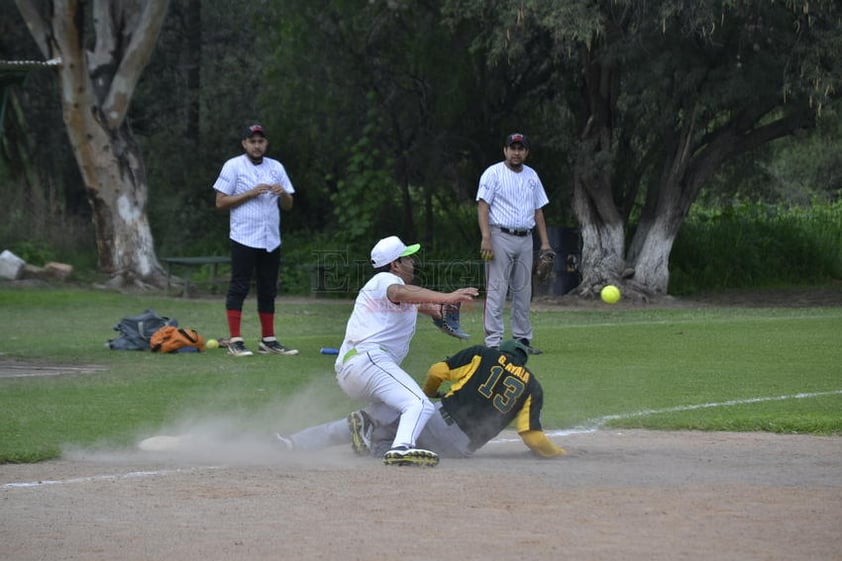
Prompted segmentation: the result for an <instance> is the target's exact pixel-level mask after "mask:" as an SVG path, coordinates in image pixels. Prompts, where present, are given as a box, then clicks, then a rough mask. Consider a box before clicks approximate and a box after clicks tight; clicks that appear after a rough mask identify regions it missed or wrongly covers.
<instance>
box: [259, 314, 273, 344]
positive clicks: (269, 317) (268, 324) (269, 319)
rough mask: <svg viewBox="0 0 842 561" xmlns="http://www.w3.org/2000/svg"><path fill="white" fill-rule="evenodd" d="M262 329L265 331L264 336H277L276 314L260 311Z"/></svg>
mask: <svg viewBox="0 0 842 561" xmlns="http://www.w3.org/2000/svg"><path fill="white" fill-rule="evenodd" d="M257 315H259V316H260V331H261V332H262V333H263V338H264V339H265V338H266V337H274V336H275V314H268V313H266V312H260V313H258V314H257Z"/></svg>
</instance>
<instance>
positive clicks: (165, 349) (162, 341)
mask: <svg viewBox="0 0 842 561" xmlns="http://www.w3.org/2000/svg"><path fill="white" fill-rule="evenodd" d="M185 347H192V348H191V349H190V350H194V349H195V350H197V351H204V350H205V339H204V338H203V337H202V336H201V335H199V333H198V332H197V331H196V330H195V329H186V328H184V327H175V326H172V325H167V326H165V327H162V328H161V329H159V330H158V331H156V332H155V333H153V334H152V337H150V338H149V348H151V349H152V352H153V353H174V352H177V351H178V350H179V349H183V348H185Z"/></svg>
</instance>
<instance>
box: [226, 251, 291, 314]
mask: <svg viewBox="0 0 842 561" xmlns="http://www.w3.org/2000/svg"><path fill="white" fill-rule="evenodd" d="M280 266H281V248H280V247H278V248H276V249H275V250H274V251H269V252H267V251H266V250H265V249H256V248H253V247H248V246H245V245H243V244H240V243H237V242H235V241H233V240H232V241H231V282H230V284H229V285H228V294H227V295H226V297H225V309H226V310H239V311H242V309H243V301H245V299H246V296H247V295H248V293H249V286H250V285H251V279H252V274H254V275H255V278H256V281H257V311H258V312H260V313H269V314H274V313H275V297H276V296H277V295H278V271H279V269H280Z"/></svg>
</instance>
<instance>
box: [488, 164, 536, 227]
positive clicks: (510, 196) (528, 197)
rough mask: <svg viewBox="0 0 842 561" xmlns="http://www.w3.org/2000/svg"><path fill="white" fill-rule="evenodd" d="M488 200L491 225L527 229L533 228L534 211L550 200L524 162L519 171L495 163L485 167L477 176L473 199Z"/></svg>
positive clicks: (534, 173) (532, 171)
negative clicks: (477, 182) (477, 187)
mask: <svg viewBox="0 0 842 561" xmlns="http://www.w3.org/2000/svg"><path fill="white" fill-rule="evenodd" d="M480 199H482V200H483V201H485V202H486V203H488V208H489V209H488V223H489V224H491V225H492V226H502V227H504V228H514V229H515V230H531V229H532V228H534V227H535V211H536V210H538V209H539V208H542V207H544V205H546V204H547V203H548V202H550V200H549V199H548V198H547V193H546V192H545V191H544V185H543V184H542V183H541V179H540V178H539V177H538V174H537V173H536V172H535V170H534V169H532V168H531V167H529V166H527V165H525V164H524V166H523V169H521V171H520V173H518V172H514V171H512V170H510V169H509V168H508V166H506V163H505V162H499V163H496V164H494V165H493V166H490V167H489V168H488V169H486V170H485V171H484V172H483V174H482V175H481V176H480V178H479V190H478V191H477V199H476V200H477V201H479V200H480Z"/></svg>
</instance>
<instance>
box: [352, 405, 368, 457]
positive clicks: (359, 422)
mask: <svg viewBox="0 0 842 561" xmlns="http://www.w3.org/2000/svg"><path fill="white" fill-rule="evenodd" d="M347 421H348V429H349V430H350V431H351V449H352V450H353V451H354V454H356V455H357V456H368V455H369V454H370V453H371V431H372V429H373V428H374V425H373V424H372V422H371V418H370V417H369V416H368V414H367V413H366V412H365V411H362V410H360V411H354V412H353V413H351V414H350V415H348V419H347Z"/></svg>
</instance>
